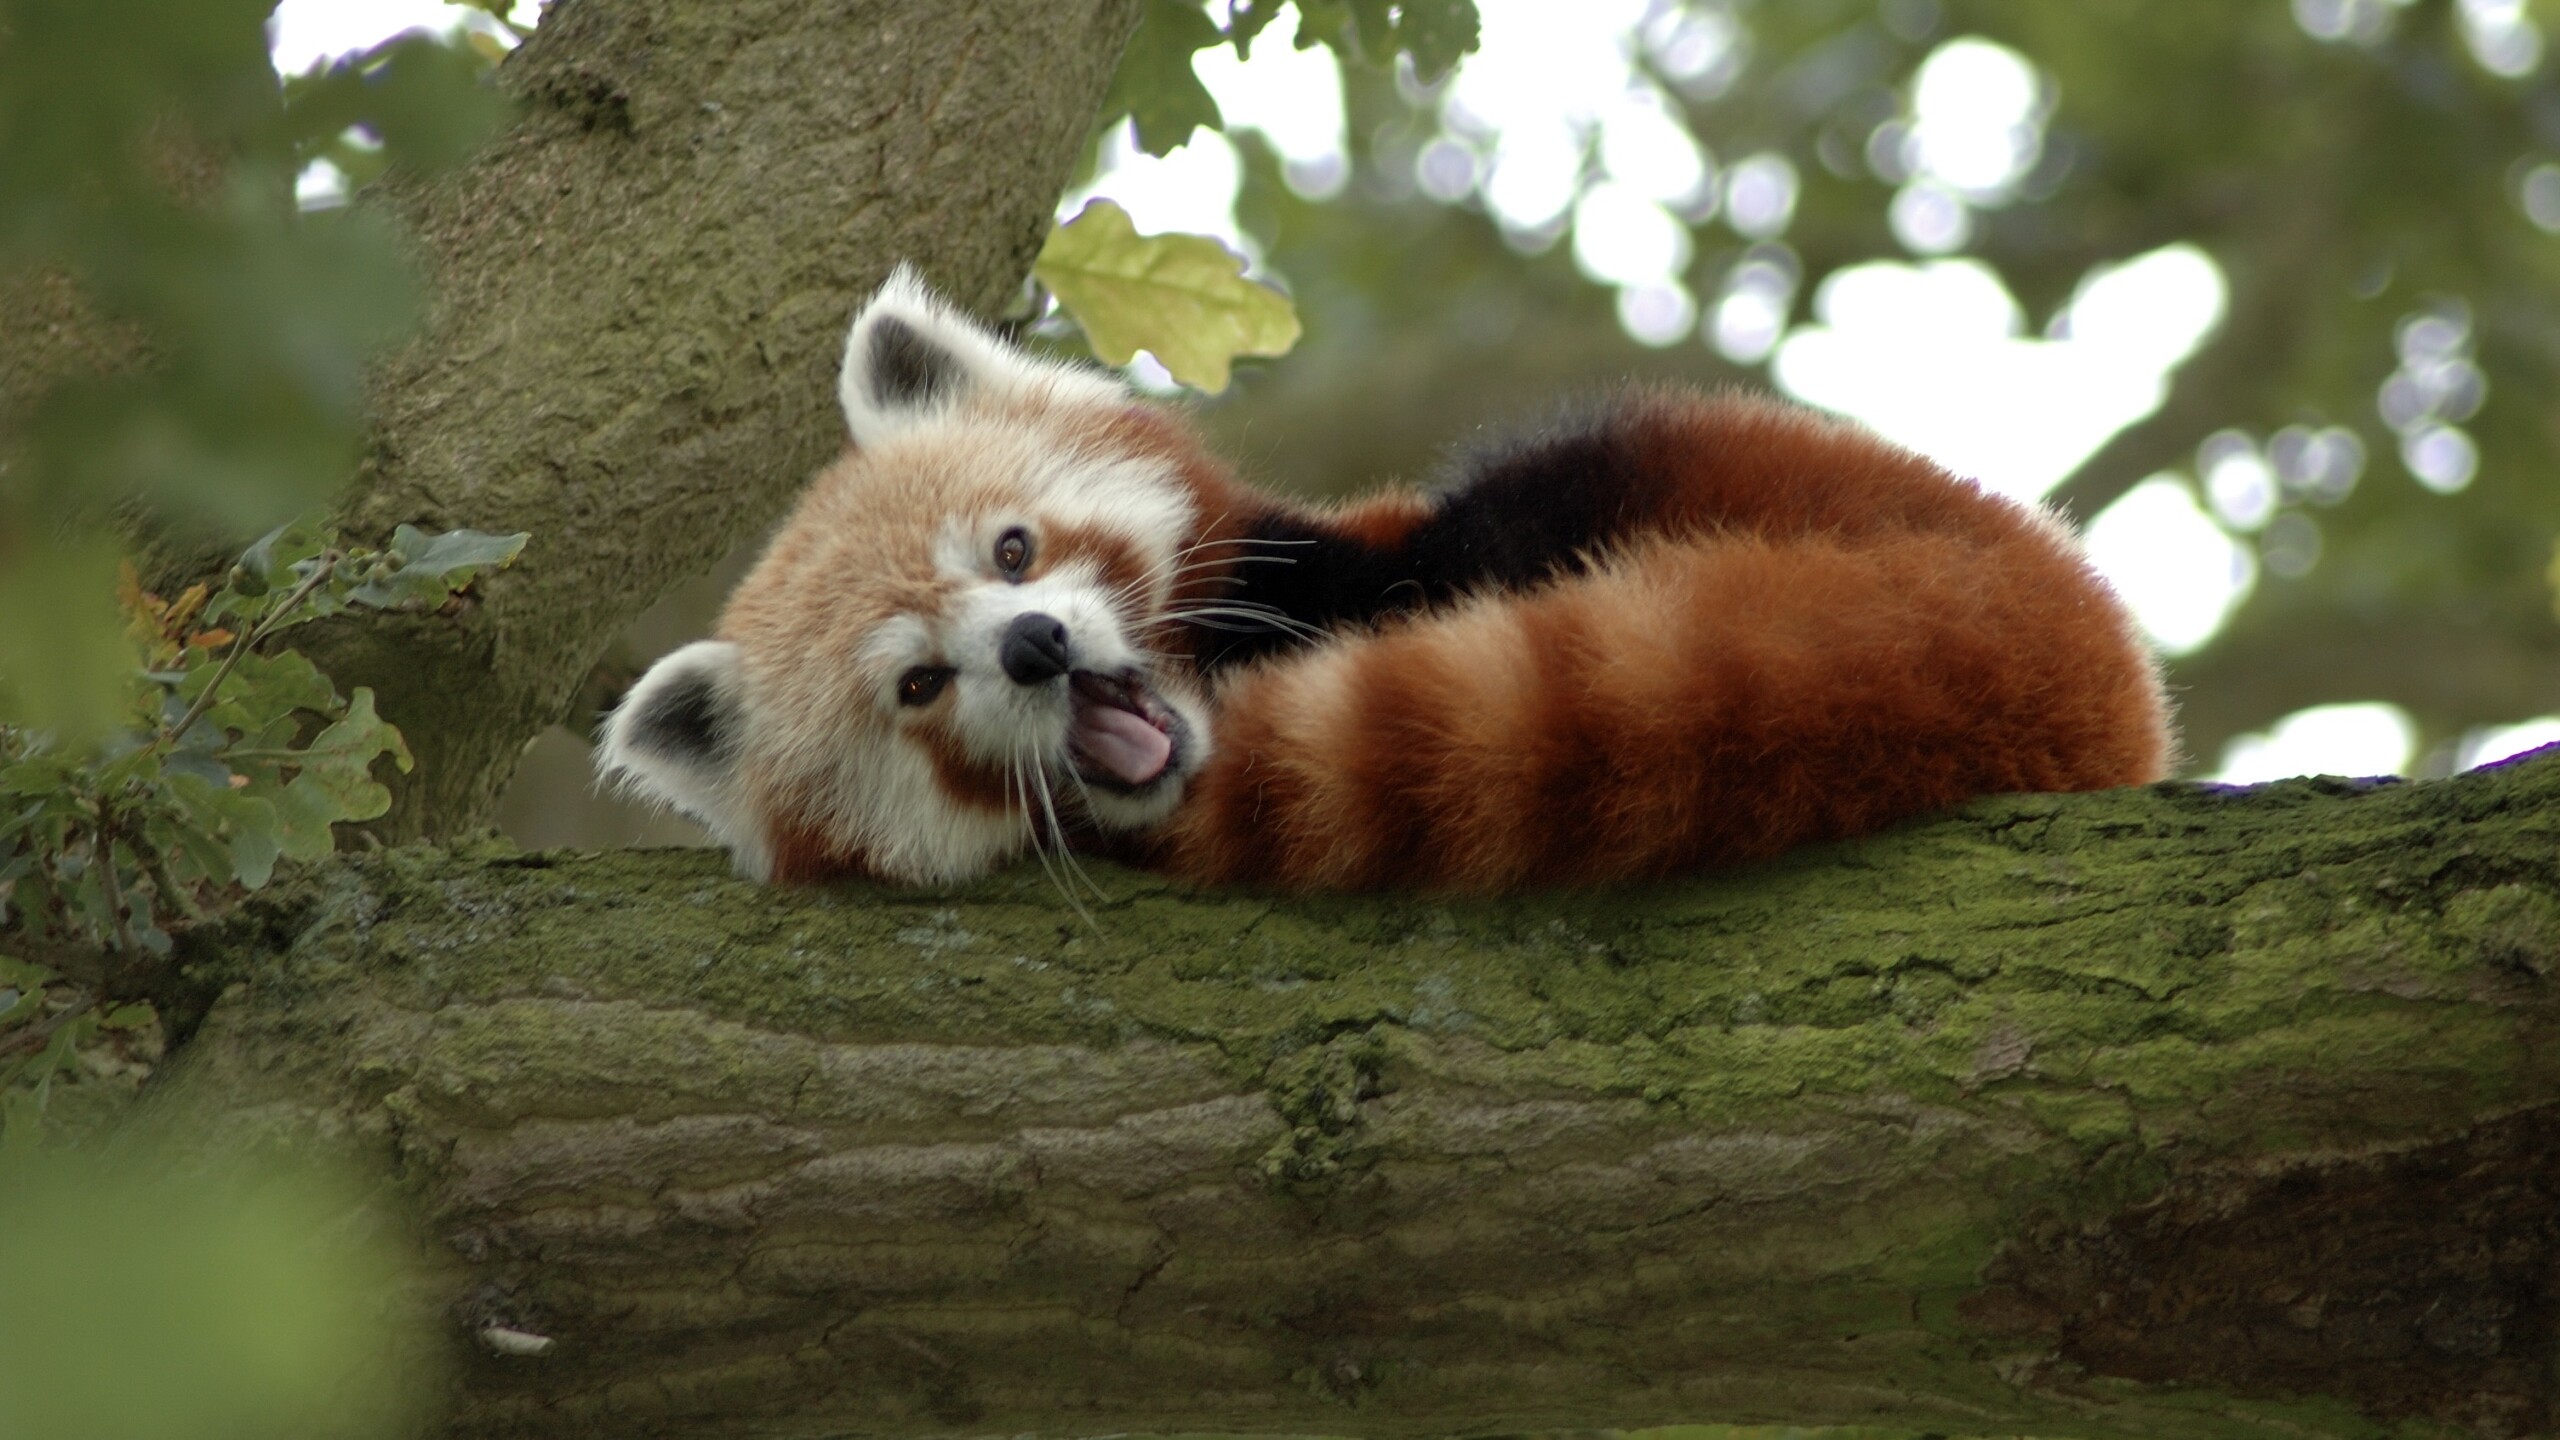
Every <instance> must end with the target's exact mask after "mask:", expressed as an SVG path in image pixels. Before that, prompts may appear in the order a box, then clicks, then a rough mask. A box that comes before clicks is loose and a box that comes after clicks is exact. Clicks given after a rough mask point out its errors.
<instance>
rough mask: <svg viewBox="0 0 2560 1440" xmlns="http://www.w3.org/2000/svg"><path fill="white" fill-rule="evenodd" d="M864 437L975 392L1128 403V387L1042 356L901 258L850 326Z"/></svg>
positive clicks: (852, 425) (845, 375)
mask: <svg viewBox="0 0 2560 1440" xmlns="http://www.w3.org/2000/svg"><path fill="white" fill-rule="evenodd" d="M836 394H837V397H838V398H839V399H840V400H842V401H843V403H844V423H845V429H846V431H847V433H848V434H850V435H851V437H852V439H853V443H854V444H855V445H857V446H869V445H875V444H878V443H879V442H880V441H882V440H884V439H886V438H888V437H889V436H891V435H895V434H898V433H900V432H902V431H906V430H912V429H914V428H916V427H917V426H919V425H923V424H928V423H930V422H932V421H933V420H935V419H938V418H940V417H941V416H943V415H946V414H948V413H950V411H951V410H952V409H953V408H954V407H955V406H958V405H960V404H962V403H964V402H966V401H967V400H968V399H969V398H970V397H972V396H986V395H998V394H1004V395H1021V394H1036V395H1039V396H1041V397H1043V398H1054V399H1057V400H1061V401H1082V402H1087V403H1094V402H1099V403H1109V404H1118V403H1122V402H1123V401H1125V399H1126V396H1127V391H1126V390H1125V389H1124V388H1123V387H1122V386H1120V385H1119V384H1118V383H1117V382H1116V381H1114V380H1111V379H1109V378H1107V377H1105V376H1103V375H1100V374H1097V373H1096V372H1094V371H1092V370H1089V369H1085V368H1083V367H1081V366H1074V365H1065V364H1060V363H1057V362H1055V361H1049V360H1041V359H1036V358H1034V357H1032V356H1030V355H1026V354H1024V353H1023V352H1022V351H1020V350H1017V349H1015V348H1014V347H1013V346H1011V345H1008V344H1006V343H1005V342H1004V341H1002V340H999V339H997V338H996V337H995V336H994V335H992V334H989V333H988V332H987V331H986V330H985V329H984V328H982V327H980V326H979V325H978V324H977V322H975V321H973V320H971V319H969V318H968V317H967V316H965V315H963V314H961V313H960V312H959V311H958V310H955V309H953V308H952V307H951V305H950V304H948V303H947V302H945V301H944V300H943V299H942V298H941V297H940V296H938V295H936V294H934V293H933V291H932V290H931V289H930V288H929V287H927V286H926V284H925V283H924V279H923V277H922V276H919V275H918V274H917V273H916V271H915V267H914V266H911V265H900V266H899V267H898V268H897V269H896V270H894V271H892V272H890V275H889V278H888V280H887V282H886V283H884V284H882V285H881V287H880V291H879V293H878V294H876V295H874V296H872V297H871V300H870V303H868V304H866V305H864V306H863V307H862V313H860V314H858V315H856V316H854V317H853V330H852V332H851V333H850V334H848V335H847V336H845V342H844V368H843V370H842V371H841V372H840V374H839V375H838V377H837V381H836Z"/></svg>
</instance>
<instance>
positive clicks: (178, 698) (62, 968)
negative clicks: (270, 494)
mask: <svg viewBox="0 0 2560 1440" xmlns="http://www.w3.org/2000/svg"><path fill="white" fill-rule="evenodd" d="M525 538H526V537H524V536H522V535H504V536H498V535H482V534H478V533H476V532H472V531H456V532H453V533H450V534H444V535H429V534H426V533H423V532H421V531H419V530H417V529H415V528H413V527H411V526H406V525H404V526H401V527H400V529H399V531H398V533H397V534H396V535H395V536H394V537H393V540H392V543H391V545H390V546H388V547H387V548H385V549H382V550H379V551H376V550H367V549H364V548H361V547H356V546H350V545H346V544H343V543H340V542H337V541H335V540H334V539H332V538H331V537H329V536H327V535H326V534H325V533H324V532H322V531H321V530H320V529H319V528H318V527H316V526H314V525H311V524H309V523H296V524H292V525H287V526H285V527H283V528H281V529H279V530H276V531H274V532H273V533H271V534H269V535H268V536H266V537H265V538H264V539H262V540H260V541H259V542H258V543H257V544H256V545H254V546H252V547H250V549H249V551H248V553H247V554H245V555H243V556H242V557H241V559H240V563H239V564H237V565H235V566H233V567H232V569H231V572H230V574H229V575H228V576H227V577H225V579H224V580H223V582H222V584H221V585H220V587H219V588H216V587H214V586H211V585H204V584H199V585H195V586H191V587H189V588H188V589H187V590H186V591H185V592H184V593H183V594H180V595H179V596H178V597H177V598H175V599H163V598H161V597H160V596H157V595H154V594H150V593H148V592H145V591H144V590H142V589H141V587H140V586H139V584H138V583H136V582H135V581H134V579H133V577H132V573H131V571H130V570H128V571H127V572H126V576H125V583H124V587H123V593H122V601H123V610H124V614H125V620H126V628H125V632H124V634H123V635H122V636H121V637H119V638H120V639H121V641H122V643H123V644H124V646H125V647H126V649H127V653H129V654H133V655H138V656H139V657H140V662H141V663H140V664H139V666H138V667H128V668H125V669H122V670H121V671H120V673H119V674H118V675H117V677H116V678H117V680H118V681H119V683H120V685H121V686H122V690H123V696H122V698H123V709H122V714H121V717H120V721H121V723H120V724H119V725H118V726H117V727H116V728H113V729H111V730H110V731H108V733H107V734H106V736H105V737H104V739H103V741H102V742H101V743H99V744H96V745H94V746H82V747H75V746H69V745H64V744H61V743H59V742H58V740H57V739H56V737H54V736H51V735H48V734H46V733H45V732H42V731H38V730H33V729H29V728H26V727H13V726H0V932H5V933H7V934H9V935H10V936H12V937H13V939H12V941H11V943H12V944H13V945H14V946H17V947H19V948H20V949H22V950H29V951H30V952H31V953H32V952H33V951H35V950H41V952H42V953H43V954H44V955H45V956H46V957H47V958H48V959H50V960H51V961H52V964H50V965H47V966H38V965H36V964H34V963H33V962H32V961H30V960H27V959H26V958H24V957H23V956H22V957H17V958H12V957H7V956H0V1148H5V1147H7V1146H9V1145H12V1144H16V1143H21V1142H22V1141H23V1140H24V1139H25V1137H26V1136H27V1135H29V1134H30V1133H32V1130H33V1127H34V1125H35V1123H36V1122H37V1121H38V1119H39V1118H40V1117H41V1114H42V1111H43V1108H44V1104H45V1101H46V1100H47V1099H48V1098H49V1097H50V1095H51V1093H52V1091H53V1088H54V1086H55V1084H56V1082H57V1081H59V1080H62V1079H64V1078H65V1077H71V1078H73V1079H76V1078H77V1077H78V1074H79V1072H80V1068H81V1066H82V1065H84V1064H91V1063H93V1062H94V1063H105V1064H109V1065H113V1064H121V1063H125V1062H129V1061H131V1060H132V1059H133V1058H134V1057H133V1055H132V1054H131V1053H130V1050H131V1047H130V1046H129V1045H127V1044H126V1043H125V1036H124V1033H123V1032H128V1031H131V1030H134V1029H135V1028H137V1027H138V1026H140V1025H142V1024H143V1023H144V1022H145V1021H147V1020H148V1019H149V1018H150V1011H149V1007H148V1006H147V1005H137V1004H120V1003H118V1000H119V999H124V1000H130V999H133V998H134V997H137V996H140V995H143V994H146V993H147V991H148V989H149V985H150V981H151V980H152V979H153V978H155V977H156V976H157V974H158V972H159V970H160V969H161V968H162V966H161V963H160V962H162V961H164V960H165V959H166V958H167V957H168V956H169V954H170V950H171V938H170V937H171V934H172V932H174V931H177V930H180V929H182V928H184V927H185V926H187V925H190V924H196V923H201V922H203V921H204V920H206V919H207V918H209V917H211V916H215V915H218V914H220V913H222V912H223V911H225V910H227V909H228V908H230V906H232V905H233V904H234V903H236V902H237V901H238V900H239V898H240V897H242V896H243V895H245V894H246V893H248V892H250V891H253V890H258V889H261V888H263V887H264V886H265V885H266V884H267V882H268V880H269V879H270V878H271V877H272V876H273V875H274V873H275V870H276V866H277V864H278V862H279V861H300V862H306V863H307V862H310V861H315V860H319V859H321V858H323V857H325V856H326V855H328V854H329V852H330V850H331V848H332V845H333V844H334V837H333V835H332V832H331V827H332V826H334V825H337V824H339V823H341V822H344V821H350V820H368V819H371V818H373V817H374V816H377V815H380V814H381V813H382V812H383V811H384V810H385V809H387V808H388V807H389V806H390V803H391V793H390V792H389V791H388V790H386V789H384V788H383V787H382V785H381V784H380V783H378V782H376V781H375V780H374V779H373V776H372V770H373V765H374V762H375V761H377V760H379V759H383V758H385V757H388V758H389V759H390V760H391V761H392V762H393V763H395V764H397V765H398V766H399V767H400V768H401V769H403V770H406V769H407V768H409V750H408V746H407V745H406V744H405V743H404V742H403V741H402V739H401V737H400V732H399V731H397V730H395V729H393V728H392V727H391V726H390V725H389V724H387V723H385V722H384V721H383V720H382V719H381V717H379V716H377V715H376V714H375V713H374V709H373V695H372V692H370V691H368V690H364V689H362V688H359V689H358V690H356V692H355V693H354V694H353V695H352V696H349V697H345V698H341V697H340V696H339V695H338V694H337V693H336V691H335V689H334V688H333V687H331V685H330V684H329V681H328V679H327V677H325V676H323V675H322V674H320V672H319V671H318V670H317V669H315V668H314V667H313V666H312V664H311V662H310V661H309V660H308V659H306V658H304V657H303V656H302V655H301V654H299V653H298V652H296V651H293V650H290V649H285V648H282V647H281V646H279V645H277V644H276V643H275V640H276V637H277V636H279V635H280V634H282V633H283V632H284V631H286V630H289V629H291V628H293V627H294V626H297V625H305V624H308V623H310V622H312V621H314V620H319V619H324V618H326V617H328V616H331V615H336V614H341V613H343V612H345V611H347V610H349V609H351V608H362V609H371V610H431V609H435V608H438V607H440V606H444V605H448V604H454V603H459V602H458V601H457V600H456V598H455V597H456V596H457V594H458V593H459V592H461V591H462V590H463V589H464V588H465V587H467V586H468V585H469V584H470V583H471V581H472V579H473V578H474V577H475V576H476V575H477V574H478V573H479V572H480V571H482V570H486V569H490V568H494V567H499V566H504V565H507V564H509V563H512V562H513V561H514V559H515V557H516V555H517V553H518V552H519V551H520V550H521V549H522V548H523V546H524V542H525Z"/></svg>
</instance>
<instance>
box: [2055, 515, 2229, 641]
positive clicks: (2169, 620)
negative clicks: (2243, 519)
mask: <svg viewBox="0 0 2560 1440" xmlns="http://www.w3.org/2000/svg"><path fill="white" fill-rule="evenodd" d="M2083 540H2084V543H2085V544H2086V545H2087V547H2088V552H2089V563H2090V564H2091V565H2093V566H2095V567H2096V568H2097V571H2098V573H2099V574H2101V575H2104V576H2106V577H2107V582H2108V583H2109V584H2111V585H2113V586H2115V587H2116V593H2117V594H2118V595H2121V596H2123V597H2124V603H2125V606H2126V608H2128V609H2130V610H2132V611H2133V618H2134V619H2135V620H2137V621H2139V622H2140V623H2141V625H2142V629H2143V633H2145V634H2147V635H2149V636H2150V637H2151V639H2152V642H2153V643H2154V644H2156V645H2158V646H2159V647H2160V648H2161V649H2162V650H2164V651H2167V652H2168V653H2169V654H2172V655H2183V654H2185V653H2187V652H2188V651H2190V650H2193V649H2195V648H2196V647H2198V646H2200V645H2202V644H2204V642H2206V641H2207V640H2210V639H2212V638H2213V636H2214V632H2216V631H2218V630H2220V629H2221V628H2222V622H2223V621H2224V620H2225V619H2227V618H2229V616H2230V614H2231V611H2232V610H2233V609H2234V608H2235V607H2236V606H2238V605H2239V603H2240V602H2241V601H2242V600H2244V599H2246V598H2248V594H2249V590H2250V587H2251V586H2253V585H2254V584H2256V582H2257V576H2258V565H2257V556H2256V554H2255V553H2254V552H2253V551H2251V550H2250V548H2249V547H2248V546H2246V545H2243V544H2240V543H2238V542H2237V541H2234V540H2233V539H2232V538H2231V537H2230V536H2229V535H2227V534H2225V533H2223V529H2222V527H2221V526H2219V525H2217V524H2215V523H2214V520H2213V517H2212V516H2210V515H2207V514H2206V513H2205V512H2204V510H2203V509H2202V507H2200V506H2198V505H2197V504H2196V497H2195V492H2194V491H2192V490H2190V489H2188V488H2187V485H2186V482H2184V481H2182V480H2179V479H2176V478H2174V477H2172V476H2166V475H2158V476H2153V477H2152V478H2151V479H2149V480H2145V481H2143V482H2142V483H2141V484H2139V485H2136V486H2135V487H2133V488H2132V489H2131V490H2128V491H2126V492H2125V494H2124V495H2123V497H2122V498H2120V499H2118V500H2117V501H2116V502H2115V503H2114V504H2113V505H2110V506H2108V507H2107V508H2106V509H2104V510H2101V511H2099V512H2098V514H2097V518H2095V519H2093V520H2091V521H2090V522H2089V529H2088V532H2087V533H2086V535H2085V536H2084V537H2083Z"/></svg>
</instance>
